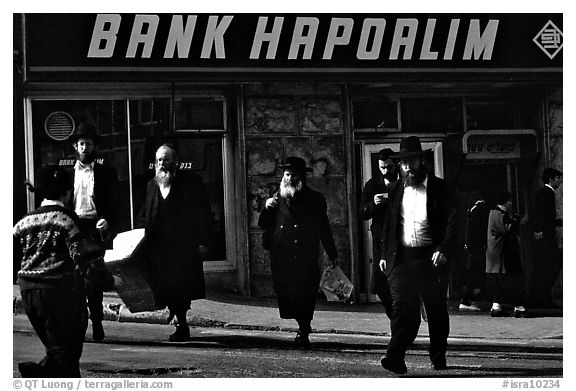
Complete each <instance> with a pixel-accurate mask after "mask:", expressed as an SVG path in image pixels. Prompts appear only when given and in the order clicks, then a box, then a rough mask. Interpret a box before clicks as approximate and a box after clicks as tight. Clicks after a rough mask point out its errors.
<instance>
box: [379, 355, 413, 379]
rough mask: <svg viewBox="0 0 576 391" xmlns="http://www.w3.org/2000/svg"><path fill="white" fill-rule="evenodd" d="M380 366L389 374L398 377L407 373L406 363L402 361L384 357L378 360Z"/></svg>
mask: <svg viewBox="0 0 576 391" xmlns="http://www.w3.org/2000/svg"><path fill="white" fill-rule="evenodd" d="M380 364H381V365H382V367H383V368H384V369H387V370H389V371H390V372H394V373H396V374H398V375H403V374H405V373H406V372H408V368H406V363H405V362H404V360H394V359H391V358H389V357H386V356H384V357H382V358H381V359H380Z"/></svg>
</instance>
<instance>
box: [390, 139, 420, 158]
mask: <svg viewBox="0 0 576 391" xmlns="http://www.w3.org/2000/svg"><path fill="white" fill-rule="evenodd" d="M422 155H424V151H423V150H422V144H421V143H420V138H419V137H418V136H410V137H406V138H403V139H402V141H400V152H398V153H396V154H394V155H392V157H393V158H394V159H402V158H406V157H414V156H422Z"/></svg>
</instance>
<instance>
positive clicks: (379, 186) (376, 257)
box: [358, 175, 393, 314]
mask: <svg viewBox="0 0 576 391" xmlns="http://www.w3.org/2000/svg"><path fill="white" fill-rule="evenodd" d="M391 183H393V182H391ZM383 193H388V186H386V183H385V182H384V177H383V176H382V175H377V176H375V177H373V178H371V179H370V180H368V182H366V185H365V186H364V190H363V191H362V199H361V202H360V208H359V212H358V214H359V215H360V218H361V219H362V220H369V219H372V224H371V225H370V231H371V232H372V254H373V256H372V275H373V276H374V281H373V288H374V291H375V292H376V294H377V295H378V298H380V301H382V304H383V305H384V308H385V309H386V313H387V314H388V313H389V312H390V311H391V310H392V296H391V295H390V287H389V286H388V280H387V279H386V275H385V274H384V273H382V271H381V270H380V266H379V263H380V255H381V253H382V251H381V248H380V239H381V237H382V229H383V226H384V217H385V214H386V206H387V205H388V200H387V199H385V200H384V202H382V203H381V204H379V205H376V204H375V203H374V195H375V194H383Z"/></svg>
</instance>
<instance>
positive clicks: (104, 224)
mask: <svg viewBox="0 0 576 391" xmlns="http://www.w3.org/2000/svg"><path fill="white" fill-rule="evenodd" d="M108 227H109V225H108V222H107V221H106V219H100V220H98V222H97V223H96V229H97V230H99V231H106V230H107V229H108Z"/></svg>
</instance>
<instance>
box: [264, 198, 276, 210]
mask: <svg viewBox="0 0 576 391" xmlns="http://www.w3.org/2000/svg"><path fill="white" fill-rule="evenodd" d="M277 206H278V200H277V199H276V198H275V197H270V198H268V199H267V200H266V209H269V208H275V207H277Z"/></svg>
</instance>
